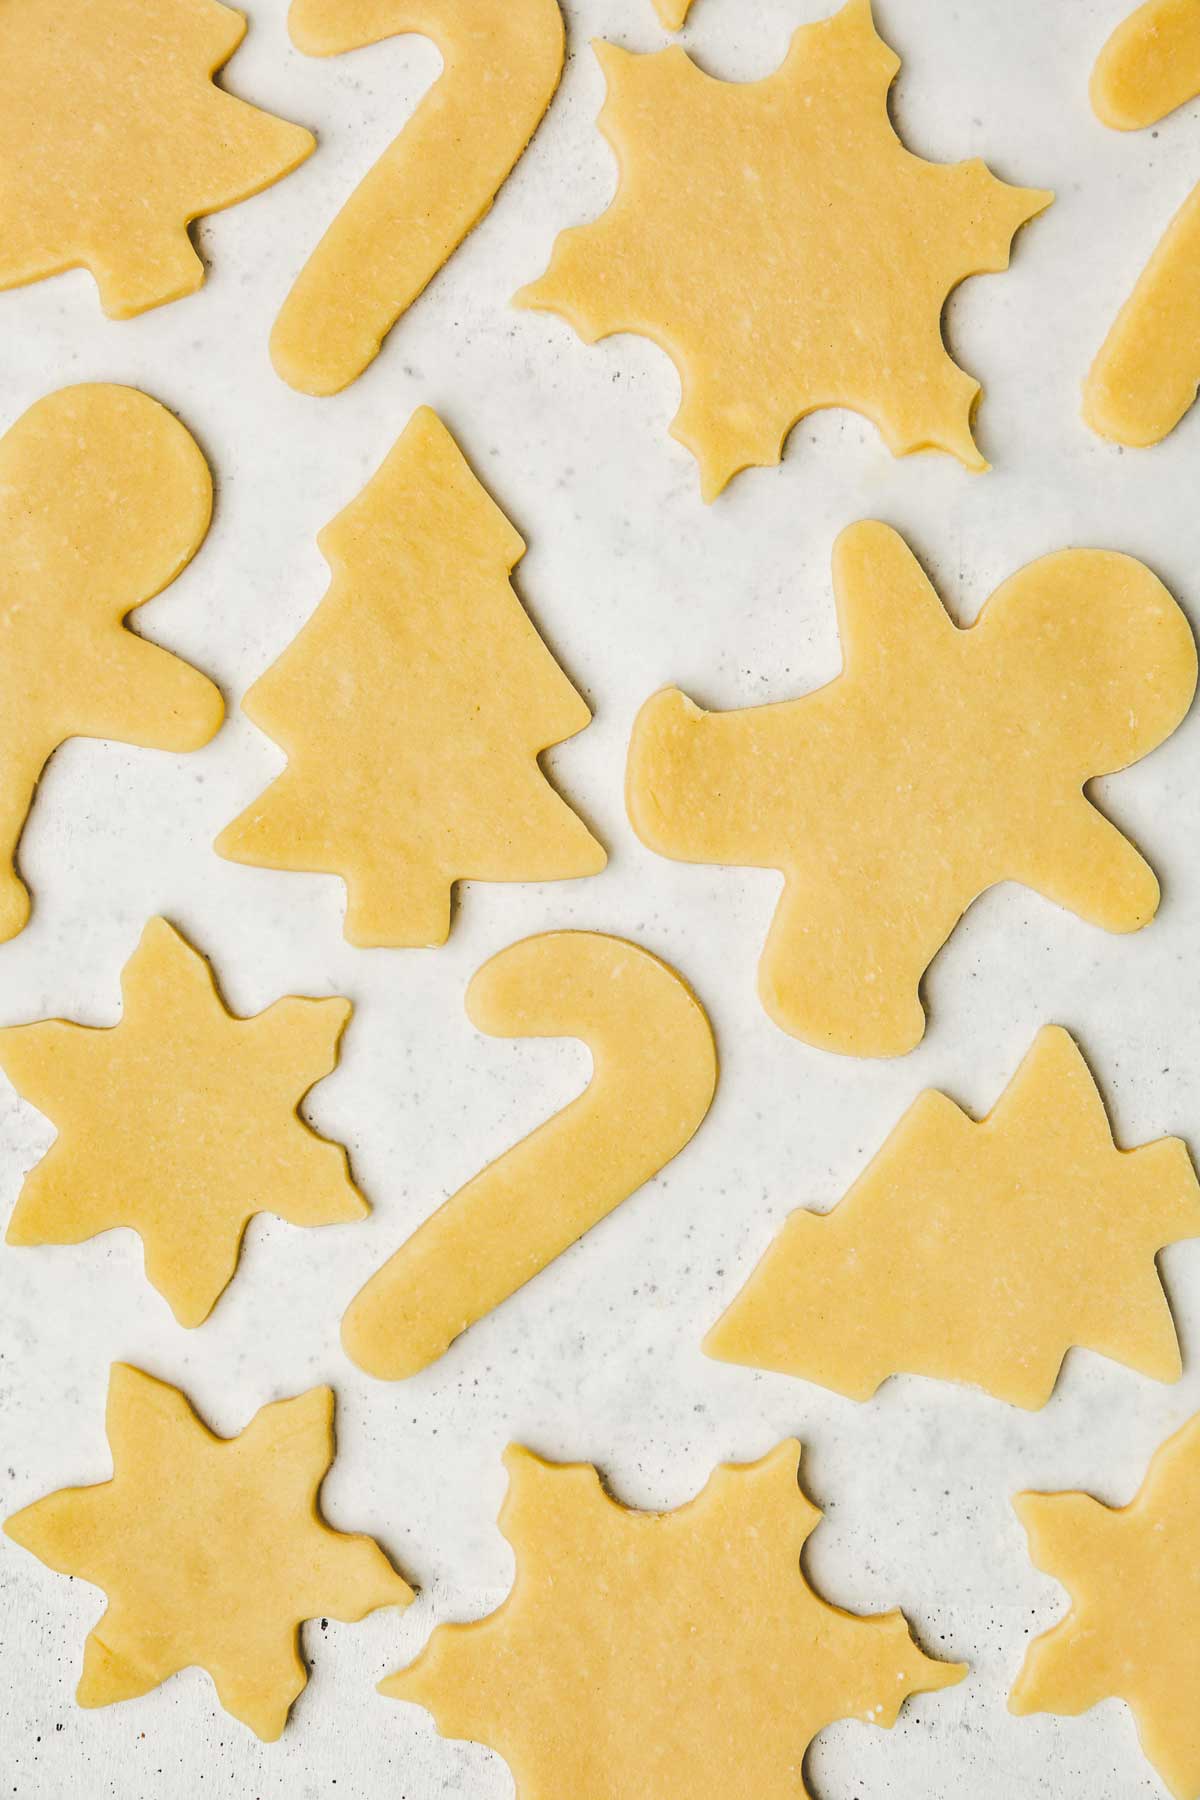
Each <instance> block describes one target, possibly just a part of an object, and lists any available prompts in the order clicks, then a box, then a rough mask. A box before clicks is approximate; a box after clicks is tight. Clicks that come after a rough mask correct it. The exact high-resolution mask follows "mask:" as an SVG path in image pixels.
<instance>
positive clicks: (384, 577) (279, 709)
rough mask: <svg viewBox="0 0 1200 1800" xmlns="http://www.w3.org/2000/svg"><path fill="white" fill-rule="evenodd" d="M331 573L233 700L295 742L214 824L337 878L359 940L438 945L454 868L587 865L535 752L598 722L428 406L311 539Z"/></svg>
mask: <svg viewBox="0 0 1200 1800" xmlns="http://www.w3.org/2000/svg"><path fill="white" fill-rule="evenodd" d="M317 542H318V543H319V545H320V547H321V550H322V552H323V554H324V556H325V558H326V560H327V562H328V563H329V565H330V567H331V569H332V571H333V582H332V585H331V587H330V589H329V591H328V593H327V594H326V596H325V598H324V600H322V602H321V604H320V606H319V607H318V608H317V611H316V612H315V613H314V614H313V616H312V618H311V619H310V620H309V622H308V624H307V625H305V626H304V628H303V630H302V631H301V632H300V635H299V636H298V637H297V638H296V639H295V641H294V642H293V643H292V644H291V646H290V647H289V648H288V649H287V650H285V651H284V653H283V655H282V656H281V657H280V659H279V661H278V662H277V663H276V664H275V665H274V667H273V668H271V669H268V671H267V673H266V674H265V675H263V676H262V677H261V678H260V679H259V680H258V681H257V682H256V683H255V684H254V686H253V687H252V688H251V689H250V692H249V693H248V694H247V695H246V698H245V701H244V702H243V705H244V709H245V711H246V714H247V715H248V717H249V718H251V719H252V720H253V721H254V723H255V724H256V725H257V726H258V727H259V728H260V729H261V730H262V731H265V732H266V733H267V734H268V736H270V737H272V738H273V739H274V740H275V742H276V743H277V744H280V745H282V747H283V748H284V750H286V752H287V756H288V766H287V768H286V769H285V770H284V772H283V774H282V775H281V776H280V777H279V779H278V780H277V781H276V782H274V784H273V785H272V786H271V787H269V788H268V789H267V791H266V793H265V794H263V795H262V796H261V797H260V798H259V799H258V800H257V801H255V803H254V805H253V806H251V807H250V808H249V809H248V810H247V811H246V812H244V813H243V814H242V816H241V817H240V818H238V819H235V820H234V822H233V823H232V824H231V825H229V826H227V827H226V829H225V830H224V831H223V832H222V834H221V836H220V837H219V838H218V840H217V850H218V852H219V854H220V855H222V856H227V857H229V858H230V859H231V860H232V861H234V862H243V863H251V864H253V865H254V866H256V867H258V868H267V869H293V870H305V871H308V872H310V873H324V874H333V875H340V876H341V877H342V879H343V880H344V881H345V883H346V887H347V890H348V906H347V911H346V937H347V938H348V939H349V941H350V942H351V943H352V944H357V945H360V946H363V947H367V946H373V945H381V944H388V945H428V944H443V943H445V941H446V938H447V937H448V935H449V932H450V896H451V889H452V887H453V885H454V883H455V882H456V881H460V880H466V879H474V880H478V881H564V880H569V879H572V878H574V877H577V876H582V875H595V874H596V873H598V871H599V870H600V869H602V868H603V867H604V864H605V861H606V858H605V854H604V851H603V850H602V849H601V847H600V845H599V844H598V843H597V842H596V840H595V838H594V837H593V836H592V834H591V832H590V831H588V829H587V827H586V826H585V825H584V824H583V822H582V820H581V819H579V818H578V817H577V815H576V814H575V813H573V812H572V811H571V809H570V807H569V806H568V805H567V804H566V802H565V801H563V800H561V799H560V798H559V796H558V794H556V793H555V791H554V789H553V788H552V787H551V785H550V783H549V781H548V780H547V779H546V777H545V776H544V775H543V773H542V771H541V769H540V768H539V766H538V760H537V759H538V757H539V755H540V754H541V752H542V751H543V750H546V749H548V748H549V747H550V746H551V745H552V744H557V743H559V742H561V740H562V739H563V738H568V737H573V736H574V734H575V733H576V732H577V731H582V730H583V728H584V726H585V725H587V724H589V723H590V721H591V716H592V715H591V713H590V711H589V709H588V707H587V704H586V702H585V701H584V700H583V699H582V698H581V697H580V695H579V694H578V693H576V691H575V689H574V688H573V687H572V686H571V684H570V682H569V681H568V680H567V678H566V676H565V675H564V674H563V672H562V670H561V669H560V668H559V667H558V664H557V663H556V662H555V661H554V659H553V657H552V656H551V655H550V652H549V651H548V650H547V648H546V646H545V644H544V643H543V642H542V640H541V638H540V637H539V636H538V634H537V632H536V630H535V629H534V626H533V624H532V622H531V621H530V619H529V617H528V615H527V614H526V613H525V611H524V610H523V608H522V606H521V603H520V601H519V600H518V598H517V596H516V594H515V593H514V591H513V588H512V584H511V582H510V580H509V576H510V574H511V571H512V570H513V568H514V567H515V565H516V564H517V562H518V561H519V560H520V558H521V557H522V556H523V555H524V553H525V545H524V543H523V542H522V540H521V538H520V537H519V536H518V535H517V533H516V532H515V531H514V529H513V527H512V526H511V525H510V524H509V522H508V520H507V519H506V518H505V516H504V514H503V513H502V512H501V511H500V508H499V507H498V506H497V505H496V504H495V502H494V501H492V500H491V499H490V498H489V497H488V495H487V494H486V493H485V492H484V489H483V488H482V487H481V485H480V483H479V482H478V481H477V480H476V479H475V476H474V475H473V474H472V473H471V470H470V469H469V468H468V466H467V463H466V461H465V459H464V457H463V455H462V452H461V451H460V450H459V448H458V446H457V444H456V443H455V442H454V439H453V438H452V437H451V436H450V433H449V432H448V431H447V430H446V428H445V426H444V425H443V424H442V423H441V421H440V419H439V418H438V417H437V415H436V413H433V412H431V411H430V410H429V408H428V407H422V408H420V410H419V411H418V412H416V413H414V415H413V417H412V419H411V421H410V422H409V424H408V426H407V428H406V430H405V431H404V433H403V435H402V436H401V437H400V439H399V441H398V443H397V444H396V445H395V446H394V448H393V449H392V451H391V452H390V454H389V455H388V457H387V460H386V461H385V462H384V464H383V467H382V468H381V469H380V470H379V472H378V474H376V475H375V476H373V477H372V479H371V480H370V481H369V482H368V484H367V486H366V487H365V488H364V489H363V491H362V493H361V494H360V495H359V496H358V498H357V499H356V500H354V501H352V502H351V504H350V505H349V506H348V507H347V508H346V509H345V511H344V512H342V513H340V514H339V515H338V517H337V518H336V519H335V520H334V521H333V523H332V524H331V525H328V526H326V528H325V530H324V531H323V532H322V533H321V534H320V536H319V538H318V539H317Z"/></svg>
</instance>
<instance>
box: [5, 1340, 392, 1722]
mask: <svg viewBox="0 0 1200 1800" xmlns="http://www.w3.org/2000/svg"><path fill="white" fill-rule="evenodd" d="M107 1430H108V1441H109V1445H110V1446H111V1449H112V1459H113V1473H112V1479H111V1480H110V1481H106V1482H101V1483H100V1484H99V1485H97V1486H94V1487H82V1488H60V1489H59V1491H58V1492H57V1493H54V1494H49V1495H47V1497H46V1498H45V1499H44V1500H37V1501H35V1502H34V1504H33V1505H32V1506H27V1507H26V1508H25V1509H24V1511H23V1512H19V1513H16V1514H15V1515H14V1516H13V1517H12V1518H11V1519H9V1520H8V1521H7V1523H6V1524H5V1527H4V1529H5V1531H6V1532H7V1534H8V1536H9V1537H10V1538H13V1539H14V1540H15V1541H16V1542H17V1543H18V1544H21V1545H23V1546H24V1548H25V1549H26V1550H31V1551H32V1552H33V1554H34V1555H35V1556H37V1557H39V1558H40V1559H41V1561H42V1562H44V1563H46V1564H47V1565H48V1567H50V1568H52V1569H56V1570H57V1571H58V1572H59V1573H60V1574H62V1575H73V1576H75V1577H76V1578H77V1579H79V1580H81V1581H90V1582H92V1583H94V1584H95V1586H97V1587H100V1588H103V1589H104V1592H105V1594H106V1595H107V1597H108V1608H107V1610H106V1612H105V1613H104V1616H103V1617H102V1618H101V1620H100V1622H99V1624H98V1625H97V1626H96V1627H95V1628H94V1630H93V1631H92V1632H91V1633H90V1635H89V1637H88V1640H87V1643H86V1644H85V1645H84V1653H83V1673H82V1675H81V1677H80V1682H79V1687H78V1690H77V1693H76V1699H77V1700H78V1702H79V1704H80V1706H88V1707H91V1706H109V1705H111V1704H112V1702H113V1701H116V1700H133V1699H136V1698H137V1697H138V1696H139V1695H141V1694H146V1693H149V1691H150V1689H151V1688H155V1687H157V1686H158V1685H159V1683H160V1682H163V1681H166V1680H167V1678H168V1676H171V1675H174V1674H176V1673H177V1672H178V1671H179V1670H180V1669H186V1668H192V1667H199V1668H202V1669H205V1670H207V1672H208V1674H209V1675H210V1676H211V1677H212V1680H213V1683H214V1685H215V1687H216V1690H217V1697H218V1699H219V1700H220V1702H221V1705H222V1706H223V1707H224V1708H225V1710H226V1712H229V1713H232V1714H233V1716H234V1717H235V1718H237V1719H241V1720H242V1722H243V1723H244V1724H246V1725H248V1726H249V1727H250V1729H251V1730H252V1731H254V1732H257V1734H258V1736H259V1737H260V1738H265V1739H268V1740H271V1739H274V1738H277V1737H278V1736H279V1735H280V1733H281V1732H282V1730H283V1728H284V1726H285V1724H286V1723H287V1716H288V1711H289V1709H290V1707H291V1704H292V1702H293V1700H295V1698H296V1696H297V1695H298V1694H299V1693H300V1692H301V1690H302V1689H303V1687H304V1685H305V1683H306V1681H307V1680H308V1675H307V1672H306V1670H305V1667H304V1663H303V1661H302V1659H301V1656H300V1638H299V1627H300V1625H301V1624H302V1623H303V1621H304V1620H306V1619H314V1618H319V1617H322V1616H328V1617H330V1618H334V1619H344V1620H346V1621H347V1622H351V1623H353V1622H356V1621H357V1620H359V1619H362V1618H365V1617H366V1615H367V1613H369V1612H374V1611H375V1609H376V1608H377V1607H380V1606H407V1605H408V1603H409V1601H410V1600H411V1599H412V1597H413V1594H412V1589H411V1588H410V1587H409V1585H408V1583H407V1582H406V1581H404V1580H402V1579H401V1577H400V1576H399V1575H397V1573H396V1571H395V1570H394V1569H393V1568H392V1566H391V1564H390V1563H389V1561H388V1559H387V1557H386V1556H385V1555H384V1554H383V1551H382V1550H381V1549H380V1548H379V1546H378V1544H376V1543H375V1541H374V1540H373V1539H372V1538H369V1537H363V1536H360V1535H357V1534H355V1535H353V1536H351V1535H349V1534H347V1533H343V1532H340V1531H334V1530H332V1529H331V1527H330V1526H328V1525H326V1524H325V1522H324V1520H323V1519H322V1518H321V1515H320V1511H319V1507H318V1494H319V1491H320V1487H321V1482H322V1481H323V1480H324V1478H325V1474H326V1472H327V1470H328V1469H329V1466H330V1464H331V1463H332V1461H333V1454H334V1444H333V1394H332V1392H331V1391H330V1389H329V1388H326V1387H320V1388H310V1389H309V1391H308V1392H307V1393H306V1394H299V1395H297V1396H296V1397H295V1399H291V1400H277V1401H276V1402H275V1403H274V1404H273V1405H271V1406H264V1407H262V1408H261V1410H260V1411H259V1412H257V1413H256V1414H255V1416H254V1418H253V1419H252V1420H251V1421H250V1423H249V1425H248V1426H247V1427H246V1429H245V1430H244V1431H242V1432H240V1433H239V1434H238V1436H236V1437H232V1438H219V1437H216V1436H214V1435H213V1433H212V1432H211V1431H209V1430H208V1428H207V1427H206V1426H205V1425H203V1424H202V1423H201V1421H200V1420H199V1419H198V1418H197V1416H196V1414H195V1413H194V1412H193V1411H192V1408H191V1406H190V1404H189V1403H188V1400H187V1398H186V1396H185V1395H184V1394H182V1393H181V1392H180V1391H179V1389H178V1388H174V1387H170V1386H168V1385H167V1383H166V1382H163V1381H156V1380H154V1378H153V1377H152V1376H150V1375H146V1374H144V1373H143V1371H142V1370H140V1369H134V1368H131V1367H130V1366H129V1365H128V1364H126V1363H114V1364H113V1367H112V1372H111V1375H110V1377H109V1388H108V1413H107Z"/></svg>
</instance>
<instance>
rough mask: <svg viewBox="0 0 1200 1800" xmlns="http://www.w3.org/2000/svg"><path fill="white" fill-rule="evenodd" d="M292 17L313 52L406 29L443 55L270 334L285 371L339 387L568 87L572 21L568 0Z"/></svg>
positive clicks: (370, 6) (366, 358)
mask: <svg viewBox="0 0 1200 1800" xmlns="http://www.w3.org/2000/svg"><path fill="white" fill-rule="evenodd" d="M288 22H289V25H290V28H291V33H292V38H293V40H294V41H295V43H296V44H297V45H298V46H299V48H300V49H301V50H306V51H307V52H308V54H309V55H310V56H336V55H339V54H341V52H343V51H346V50H354V49H357V48H359V47H360V46H362V45H365V44H374V43H377V42H378V41H379V40H380V39H381V38H386V37H391V36H392V35H394V34H396V33H400V32H409V31H413V32H419V33H420V34H421V35H422V36H423V37H428V38H432V39H433V41H434V43H435V44H436V45H437V47H438V49H439V50H440V52H441V55H442V64H443V68H442V73H441V75H440V76H439V77H438V79H437V81H435V83H434V84H433V87H432V88H431V89H430V91H429V92H428V93H427V94H426V96H425V98H424V99H423V100H422V101H421V104H420V105H419V106H418V108H417V110H416V112H415V113H414V114H413V115H412V117H411V118H410V119H409V120H408V121H407V122H406V123H405V126H404V129H403V131H401V133H400V135H399V137H397V138H396V139H395V141H394V142H393V143H392V145H391V147H390V148H389V149H388V150H385V151H384V153H383V155H382V156H381V157H380V159H379V161H378V162H377V163H376V164H375V166H374V168H373V169H371V170H370V171H369V173H368V174H366V175H365V176H364V177H363V179H362V181H361V182H360V183H359V185H358V187H357V188H356V189H355V191H354V193H353V194H352V195H351V197H350V199H349V200H348V201H347V202H346V204H345V206H344V207H343V208H342V210H341V212H340V213H339V214H338V215H337V217H336V219H335V220H334V221H333V223H332V225H330V227H329V229H328V230H327V231H326V233H325V235H324V237H323V238H322V239H321V241H320V243H319V244H318V245H317V247H316V249H315V250H314V251H313V253H312V255H311V256H310V258H309V260H308V262H307V263H306V264H305V266H304V268H303V269H302V270H301V272H300V274H299V276H298V277H297V278H296V282H295V285H294V286H293V288H292V291H291V293H290V294H289V295H288V297H287V299H286V300H285V302H284V304H283V309H282V311H281V312H280V314H279V317H278V319H277V320H276V323H275V329H274V331H273V332H272V334H271V358H272V361H273V362H274V364H275V367H276V369H277V371H278V372H279V374H280V375H282V376H283V379H284V380H285V381H287V382H289V383H290V384H291V386H292V387H295V388H299V389H301V390H302V391H303V392H304V393H307V394H336V393H337V392H338V391H339V390H340V389H342V388H344V387H346V386H347V385H348V384H349V383H350V382H352V381H354V380H355V379H356V378H357V377H358V376H359V375H361V374H362V372H363V370H364V369H365V368H366V367H367V365H368V363H370V362H371V361H372V360H373V358H374V357H375V356H376V355H378V352H379V348H380V345H381V344H382V342H383V340H384V338H385V337H386V336H387V333H388V332H389V331H390V330H391V328H392V326H393V325H394V324H395V323H396V320H397V319H398V318H399V317H400V316H401V314H402V313H404V312H406V311H407V309H408V308H409V307H410V306H411V305H412V303H413V301H414V300H415V299H416V297H417V295H418V294H419V293H420V292H421V290H422V288H424V287H425V285H426V284H427V283H428V282H429V281H430V280H431V279H432V278H433V276H434V275H436V274H437V272H438V270H439V269H440V268H441V267H442V264H443V263H444V262H445V261H446V260H447V258H448V257H450V256H452V255H453V253H454V251H455V250H456V249H457V248H458V246H459V244H460V243H461V242H462V240H463V239H464V238H465V237H466V235H467V233H468V232H469V231H471V230H472V228H473V227H474V226H476V225H477V224H478V223H479V221H480V219H482V218H483V216H484V214H485V213H486V212H487V211H488V209H489V208H490V206H491V204H492V202H493V200H494V199H495V197H496V194H497V192H498V191H499V189H500V187H501V186H502V185H503V183H504V182H505V181H506V180H507V178H508V176H509V174H510V173H511V172H512V169H513V167H514V165H515V164H516V162H517V161H518V159H519V158H520V156H521V154H522V152H523V151H524V149H525V147H526V145H527V144H528V142H529V140H530V138H531V137H532V136H533V134H534V132H535V131H536V129H537V127H538V125H539V123H540V121H541V119H542V116H543V114H544V113H545V111H546V109H547V107H548V106H549V105H550V102H551V100H552V99H553V98H554V92H555V89H556V88H557V87H558V81H559V76H560V75H561V73H562V66H563V51H564V35H563V21H562V14H561V12H560V11H559V8H558V0H292V5H291V9H290V11H289V13H288Z"/></svg>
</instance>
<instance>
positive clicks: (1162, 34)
mask: <svg viewBox="0 0 1200 1800" xmlns="http://www.w3.org/2000/svg"><path fill="white" fill-rule="evenodd" d="M1089 91H1090V94H1091V100H1092V106H1093V108H1094V109H1095V113H1096V117H1097V118H1098V119H1100V120H1101V121H1102V122H1103V123H1104V124H1105V125H1111V126H1112V127H1113V129H1114V131H1139V130H1140V129H1141V128H1142V127H1143V126H1144V125H1155V124H1157V123H1158V121H1159V119H1161V118H1164V117H1165V116H1166V114H1167V113H1169V112H1174V110H1175V108H1176V107H1177V106H1182V105H1183V104H1184V102H1185V101H1186V100H1193V99H1194V98H1195V97H1196V95H1197V94H1200V6H1198V5H1197V4H1196V0H1146V4H1145V5H1144V6H1139V7H1138V8H1137V9H1136V10H1135V11H1134V12H1131V13H1130V15H1129V17H1128V18H1127V19H1123V20H1122V21H1121V23H1120V24H1119V25H1118V26H1117V29H1116V30H1115V31H1114V32H1113V34H1112V36H1111V37H1110V38H1109V40H1108V42H1107V43H1106V44H1105V46H1104V48H1103V50H1102V51H1101V52H1100V55H1099V56H1098V57H1097V59H1096V66H1095V68H1094V69H1093V70H1092V80H1091V87H1090V90H1089Z"/></svg>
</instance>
